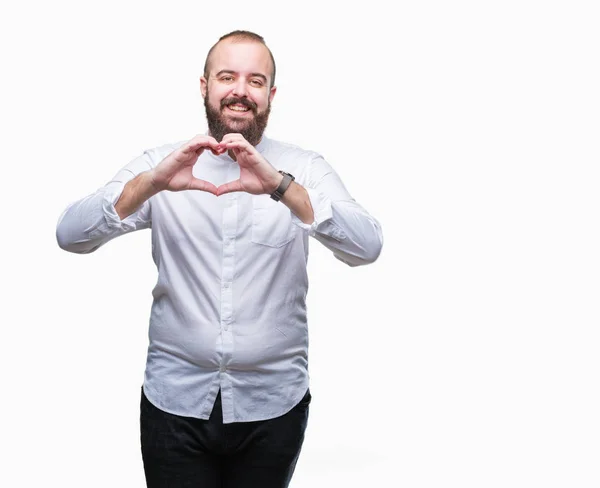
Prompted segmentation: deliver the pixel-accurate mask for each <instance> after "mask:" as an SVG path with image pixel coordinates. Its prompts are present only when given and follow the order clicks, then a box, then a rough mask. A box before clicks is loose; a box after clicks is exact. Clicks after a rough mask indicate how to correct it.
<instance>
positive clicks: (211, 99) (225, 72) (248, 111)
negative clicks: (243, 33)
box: [200, 40, 276, 146]
mask: <svg viewBox="0 0 600 488" xmlns="http://www.w3.org/2000/svg"><path fill="white" fill-rule="evenodd" d="M209 70H210V73H209V78H208V80H207V79H205V78H204V77H202V78H200V88H201V90H202V96H203V97H204V107H205V108H206V119H207V121H208V129H209V131H210V134H211V135H212V136H213V137H214V138H215V139H216V140H217V141H221V139H222V138H223V136H224V135H225V134H228V133H232V132H236V133H240V134H242V135H243V136H244V138H245V139H246V140H247V141H248V142H249V143H250V144H252V145H254V146H255V145H256V144H258V143H259V141H260V139H261V137H262V134H263V132H264V130H265V127H266V126H267V122H268V120H269V112H270V109H271V100H273V97H274V96H275V91H276V88H275V87H273V88H269V87H270V84H271V73H272V71H273V65H272V63H271V57H270V55H269V52H268V50H267V48H266V47H265V46H264V45H262V44H260V43H258V42H247V41H243V42H232V41H230V40H225V41H221V42H220V43H219V44H218V45H217V46H216V47H215V49H214V51H213V52H212V54H211V57H210V60H209Z"/></svg>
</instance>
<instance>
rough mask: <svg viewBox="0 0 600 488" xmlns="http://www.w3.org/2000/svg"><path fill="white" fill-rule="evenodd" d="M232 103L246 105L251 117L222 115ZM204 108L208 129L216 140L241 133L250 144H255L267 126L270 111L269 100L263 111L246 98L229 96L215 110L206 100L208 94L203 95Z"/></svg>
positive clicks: (219, 140)
mask: <svg viewBox="0 0 600 488" xmlns="http://www.w3.org/2000/svg"><path fill="white" fill-rule="evenodd" d="M232 103H239V104H241V105H244V106H245V107H248V108H249V109H250V111H252V114H253V115H254V117H253V118H247V117H235V116H225V115H223V109H224V108H225V107H226V106H227V105H230V104H232ZM204 108H205V109H206V120H207V122H208V130H209V131H210V135H211V136H213V137H214V138H215V139H216V140H217V141H218V142H221V141H222V140H223V136H224V135H225V134H230V133H236V134H241V135H242V136H243V137H244V139H246V140H247V141H248V142H249V143H250V144H252V145H253V146H256V145H257V144H258V143H259V142H260V139H261V137H262V135H263V132H264V131H265V128H266V127H267V122H268V121H269V114H270V113H271V102H269V105H268V106H267V108H266V109H265V111H264V112H260V113H259V112H258V111H257V108H256V104H255V103H254V102H252V101H250V100H248V99H247V98H237V97H229V98H225V99H223V100H221V104H220V108H219V109H218V110H216V109H215V108H214V107H212V106H211V104H210V103H209V101H208V95H207V96H206V97H204Z"/></svg>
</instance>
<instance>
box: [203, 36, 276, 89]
mask: <svg viewBox="0 0 600 488" xmlns="http://www.w3.org/2000/svg"><path fill="white" fill-rule="evenodd" d="M226 39H233V41H234V42H236V41H251V42H258V43H260V44H262V45H263V46H265V47H266V48H267V51H269V56H270V57H271V63H272V64H273V71H272V72H271V88H273V86H274V85H275V58H274V57H273V53H272V52H271V50H270V49H269V46H267V43H266V42H265V39H264V38H263V37H262V36H259V35H258V34H255V33H254V32H250V31H246V30H234V31H232V32H230V33H229V34H225V35H224V36H221V37H220V38H219V40H218V41H217V42H215V44H214V45H213V47H211V48H210V50H209V51H208V54H207V55H206V61H205V62H204V78H206V79H207V80H208V76H209V74H210V73H209V71H210V67H209V60H210V57H211V55H212V53H213V51H214V50H215V48H216V47H217V45H218V44H219V43H220V42H221V41H224V40H226Z"/></svg>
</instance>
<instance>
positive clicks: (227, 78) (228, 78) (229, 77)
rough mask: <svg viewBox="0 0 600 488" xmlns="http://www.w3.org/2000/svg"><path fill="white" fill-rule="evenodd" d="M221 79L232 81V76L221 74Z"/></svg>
mask: <svg viewBox="0 0 600 488" xmlns="http://www.w3.org/2000/svg"><path fill="white" fill-rule="evenodd" d="M221 81H233V76H229V75H227V76H222V77H221Z"/></svg>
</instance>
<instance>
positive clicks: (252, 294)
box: [57, 31, 382, 488]
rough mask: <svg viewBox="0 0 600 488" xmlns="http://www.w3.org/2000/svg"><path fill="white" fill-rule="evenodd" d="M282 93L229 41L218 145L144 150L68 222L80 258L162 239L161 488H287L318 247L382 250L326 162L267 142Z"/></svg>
mask: <svg viewBox="0 0 600 488" xmlns="http://www.w3.org/2000/svg"><path fill="white" fill-rule="evenodd" d="M274 82H275V62H274V59H273V56H272V54H271V51H270V50H269V49H268V48H267V46H266V45H265V43H264V40H263V38H262V37H260V36H258V35H257V34H254V33H251V32H247V31H235V32H232V33H230V34H227V35H225V36H223V37H222V38H221V39H220V40H219V41H218V42H217V43H216V44H215V45H214V46H213V47H212V48H211V50H210V51H209V54H208V56H207V59H206V64H205V69H204V75H203V76H202V77H201V79H200V87H201V90H202V96H203V98H204V104H205V108H206V116H207V120H208V128H209V133H208V134H206V135H198V136H196V137H194V138H193V139H191V140H189V141H187V142H183V143H177V144H172V145H166V146H162V147H159V148H155V149H152V150H148V151H146V152H144V154H143V155H142V156H140V157H139V158H137V159H135V160H133V161H132V162H131V163H129V164H128V165H127V166H126V167H125V168H123V170H121V171H120V172H119V173H118V174H117V175H116V177H115V178H114V179H113V180H112V181H110V182H109V183H108V184H107V185H106V186H104V187H103V188H101V189H100V190H98V191H97V192H96V193H94V194H92V195H90V196H88V197H86V198H84V199H82V200H80V201H79V202H76V203H75V204H73V205H71V206H70V207H69V208H67V210H66V211H65V212H64V213H63V215H62V216H61V218H60V220H59V224H58V228H57V239H58V242H59V245H60V246H61V247H62V248H63V249H66V250H68V251H72V252H76V253H88V252H92V251H94V250H96V249H97V248H98V247H100V246H101V245H103V244H105V243H106V242H107V241H109V240H110V239H113V238H114V237H116V236H119V235H122V234H125V233H127V232H131V231H134V230H138V229H143V228H149V227H150V228H151V229H152V254H153V258H154V261H155V263H156V266H157V268H158V282H157V284H156V287H155V288H154V290H153V297H154V301H153V305H152V311H151V318H150V331H149V339H150V343H149V348H148V357H147V364H146V372H145V378H144V384H143V388H142V400H141V417H140V422H141V443H142V456H143V461H144V470H145V474H146V482H147V485H148V487H150V488H153V487H167V486H169V487H187V486H198V487H200V486H201V487H203V488H212V487H227V488H238V487H252V488H259V487H260V488H270V487H273V488H280V487H286V486H288V484H289V481H290V478H291V476H292V473H293V471H294V467H295V465H296V461H297V459H298V456H299V453H300V449H301V446H302V442H303V439H304V432H305V429H306V424H307V418H308V406H309V403H310V399H311V397H310V392H309V389H308V386H309V378H308V364H307V357H308V356H307V348H308V332H307V323H306V293H307V287H308V279H307V272H306V261H307V257H308V241H309V237H314V238H315V239H316V240H318V241H319V242H321V243H322V244H324V245H325V246H326V247H328V248H329V249H331V250H332V251H333V253H334V255H335V256H336V257H337V258H338V259H339V260H341V261H343V262H345V263H346V264H348V265H350V266H357V265H362V264H367V263H371V262H373V261H374V260H375V259H377V257H378V255H379V253H380V251H381V246H382V235H381V229H380V226H379V224H378V223H377V221H376V220H375V219H374V218H373V217H371V216H370V215H369V214H368V213H367V212H366V211H365V210H364V209H363V208H362V207H361V206H360V205H359V204H358V203H356V202H355V201H354V200H353V199H352V198H351V196H350V195H349V194H348V192H347V191H346V189H345V187H344V185H343V184H342V182H341V181H340V179H339V177H338V176H337V174H336V173H335V171H334V170H333V169H332V167H331V166H330V165H329V164H328V163H327V162H325V160H324V159H323V158H322V157H321V156H320V155H319V154H316V153H314V152H310V151H305V150H303V149H300V148H298V147H296V146H293V145H289V144H284V143H281V142H278V141H274V140H271V139H268V138H267V137H265V136H264V130H265V127H266V125H267V121H268V118H269V111H270V107H271V102H272V100H273V97H274V96H275V92H276V87H275V86H274Z"/></svg>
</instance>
